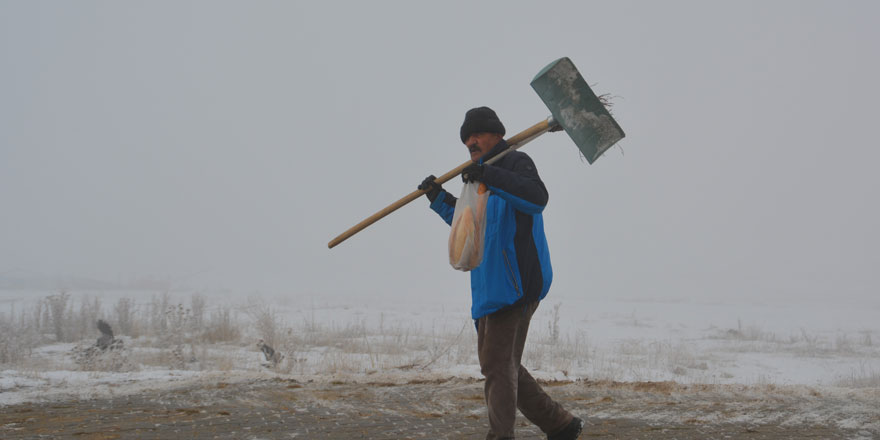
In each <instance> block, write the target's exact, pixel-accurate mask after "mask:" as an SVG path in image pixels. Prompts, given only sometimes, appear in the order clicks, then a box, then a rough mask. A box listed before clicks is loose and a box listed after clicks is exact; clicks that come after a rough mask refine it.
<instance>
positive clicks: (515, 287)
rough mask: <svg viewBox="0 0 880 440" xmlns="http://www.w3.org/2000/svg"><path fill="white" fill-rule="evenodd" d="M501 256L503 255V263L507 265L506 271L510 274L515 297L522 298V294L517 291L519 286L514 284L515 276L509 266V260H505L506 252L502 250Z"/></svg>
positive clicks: (511, 267)
mask: <svg viewBox="0 0 880 440" xmlns="http://www.w3.org/2000/svg"><path fill="white" fill-rule="evenodd" d="M501 255H504V261H505V262H506V263H507V271H508V272H510V280H511V281H513V288H514V289H515V290H516V296H522V292H520V291H519V285H518V284H516V274H514V273H513V266H511V265H510V260H509V259H508V258H507V252H505V250H504V249H502V250H501Z"/></svg>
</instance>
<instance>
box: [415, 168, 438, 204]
mask: <svg viewBox="0 0 880 440" xmlns="http://www.w3.org/2000/svg"><path fill="white" fill-rule="evenodd" d="M434 179H436V177H434V175H433V174H431V175H430V176H428V177H425V180H423V181H422V183H420V184H419V189H420V190H422V191H425V196H427V197H428V200H430V201H431V203H434V200H435V199H436V198H437V196H439V195H440V191H443V187H442V186H440V184H439V183H437V182H435V181H434Z"/></svg>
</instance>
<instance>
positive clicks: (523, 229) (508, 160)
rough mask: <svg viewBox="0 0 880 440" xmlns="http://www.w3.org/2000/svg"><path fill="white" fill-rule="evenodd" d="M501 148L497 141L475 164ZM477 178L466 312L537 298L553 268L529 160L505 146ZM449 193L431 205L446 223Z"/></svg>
mask: <svg viewBox="0 0 880 440" xmlns="http://www.w3.org/2000/svg"><path fill="white" fill-rule="evenodd" d="M506 149H507V142H505V141H504V140H502V141H501V142H499V143H498V145H496V146H495V147H493V148H492V150H490V151H489V153H488V154H486V155H485V156H484V157H483V158H481V159H480V163H482V162H483V161H485V160H489V159H490V158H492V157H493V156H495V155H497V154H498V153H500V152H502V151H504V150H506ZM482 182H483V183H485V184H486V186H488V187H489V191H490V194H489V200H488V202H487V205H486V235H485V241H484V244H483V246H484V247H483V262H482V263H481V264H480V266H479V267H477V268H476V269H474V270H472V271H471V297H472V304H471V317H472V318H473V319H479V318H481V317H483V316H485V315H488V314H490V313H493V312H497V311H499V310H502V309H506V308H508V307H515V306H518V305H521V304H528V303H531V302H535V301H539V300H541V299H543V298H544V297H545V296H546V295H547V291H549V290H550V282H551V281H552V279H553V270H552V268H551V266H550V250H549V248H548V247H547V238H546V237H545V236H544V220H543V217H542V216H541V212H542V211H543V210H544V207H545V206H546V205H547V189H546V188H545V187H544V182H542V181H541V178H540V177H538V171H537V169H535V164H534V162H532V159H531V158H530V157H529V156H528V155H526V154H525V153H522V152H519V151H511V152H510V153H507V154H505V155H504V156H503V157H502V158H501V159H499V160H498V161H497V162H495V163H494V164H492V165H486V166H485V168H484V171H483V177H482ZM456 200H457V199H456V198H455V196H453V195H452V194H449V193H447V192H445V191H443V192H441V193H440V194H439V195H438V197H437V198H436V199H434V201H433V202H432V203H431V209H432V210H434V211H435V212H437V214H440V217H442V218H443V220H445V221H446V223H447V224H449V225H451V224H452V216H453V214H454V212H455V202H456Z"/></svg>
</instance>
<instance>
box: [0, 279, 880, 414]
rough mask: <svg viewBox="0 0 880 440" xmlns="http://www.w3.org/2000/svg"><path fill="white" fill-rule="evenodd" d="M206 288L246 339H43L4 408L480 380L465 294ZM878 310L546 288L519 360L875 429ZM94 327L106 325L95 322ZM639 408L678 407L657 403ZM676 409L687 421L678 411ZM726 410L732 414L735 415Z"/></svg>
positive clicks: (7, 382) (21, 303)
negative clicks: (274, 364) (277, 343)
mask: <svg viewBox="0 0 880 440" xmlns="http://www.w3.org/2000/svg"><path fill="white" fill-rule="evenodd" d="M52 293H53V292H36V293H35V292H15V291H0V317H2V316H4V314H5V316H6V317H7V318H8V317H9V315H10V314H11V313H12V308H11V304H13V303H14V304H15V310H16V312H15V313H16V314H18V313H20V312H21V311H22V310H25V309H26V308H27V307H28V305H29V304H33V303H35V302H36V301H38V300H39V299H41V298H44V297H45V296H48V295H49V294H52ZM85 293H88V294H89V295H90V296H92V297H94V296H99V297H100V298H101V300H102V304H103V308H104V310H105V312H106V313H107V317H108V318H110V319H109V322H111V324H112V323H113V319H112V317H113V316H112V305H113V304H114V302H115V301H116V300H117V299H118V298H123V297H128V298H134V299H136V301H138V302H139V303H141V304H145V303H146V301H149V297H150V295H152V293H146V294H145V293H143V292H84V293H82V294H80V293H74V296H73V302H74V304H78V296H79V295H83V296H84V294H85ZM190 295H191V293H190V292H178V293H175V294H173V295H172V298H171V300H172V301H176V302H181V303H184V304H187V303H188V302H189V300H190ZM205 295H206V299H207V302H208V305H209V308H212V310H213V308H216V307H219V306H220V305H229V306H231V307H234V308H235V310H238V311H239V312H240V313H239V315H238V322H239V323H240V325H241V326H242V327H243V328H242V331H243V336H242V338H241V342H240V343H234V344H225V345H224V344H210V345H207V344H203V345H202V346H200V347H196V348H193V349H192V350H193V351H192V353H193V354H192V355H193V357H194V358H198V362H196V363H189V364H187V366H186V367H185V368H183V369H175V368H171V367H170V366H168V365H161V362H158V361H156V360H155V359H153V358H158V357H160V356H159V355H160V354H161V353H162V352H163V350H165V351H167V347H163V346H161V345H157V342H156V341H155V340H152V339H149V338H146V337H141V338H138V339H132V338H130V337H126V336H125V335H122V338H123V340H124V341H125V345H126V347H127V348H128V349H130V350H131V359H132V360H133V361H135V362H134V365H133V366H132V367H131V368H130V371H82V370H81V369H80V368H78V366H77V365H76V364H75V363H74V362H72V358H71V352H72V350H74V348H75V347H76V346H77V345H78V344H79V345H83V344H89V343H93V342H94V339H92V340H87V341H83V342H81V343H78V344H75V343H66V344H65V343H51V344H46V345H42V346H39V347H35V348H34V349H33V351H32V353H31V354H30V356H29V357H28V358H27V359H25V360H24V361H22V362H21V363H19V364H16V365H4V366H3V368H5V369H4V370H3V371H2V372H0V405H12V404H17V403H21V402H27V401H38V400H62V399H84V398H92V397H101V396H119V395H127V394H133V393H138V392H141V391H143V390H146V389H170V388H174V387H178V386H182V385H186V384H193V383H199V382H200V381H206V382H213V383H216V382H221V381H222V382H227V383H229V382H236V381H247V380H254V379H259V378H270V377H279V376H280V377H285V378H294V379H296V380H313V381H334V380H349V381H372V382H392V383H393V382H406V381H410V380H414V379H418V380H430V379H433V378H448V377H457V378H480V369H479V365H478V362H477V360H476V355H475V351H476V338H475V332H474V330H473V322H472V321H471V320H470V319H469V316H468V313H469V307H468V306H469V304H468V298H466V297H464V296H455V297H449V298H440V299H433V300H431V301H424V300H422V301H418V302H415V301H408V300H407V298H401V297H399V296H398V295H395V294H394V293H393V292H389V293H387V294H386V295H385V296H384V297H380V298H375V297H373V298H356V299H352V298H342V297H332V296H297V295H290V296H286V297H283V298H256V299H255V298H254V297H251V298H250V299H248V300H241V299H238V298H236V297H233V296H228V295H222V294H205ZM176 302H175V304H176ZM254 304H269V305H271V310H272V312H273V313H275V314H276V318H277V320H278V322H279V323H281V325H282V327H283V328H284V329H289V330H290V332H289V333H287V334H288V335H289V336H288V337H289V340H290V344H289V345H288V347H289V349H288V350H286V351H285V349H284V348H283V347H276V348H278V349H280V350H282V351H284V352H285V354H286V356H288V360H287V363H286V364H285V365H286V367H285V368H279V369H271V368H268V366H267V363H266V361H265V360H264V358H263V357H262V353H260V352H259V350H258V349H257V346H256V344H255V342H256V340H257V339H259V335H257V334H256V333H257V332H256V330H255V328H254V326H255V323H254V320H253V319H252V316H250V315H248V313H250V312H249V311H251V310H253V308H254ZM4 309H5V310H4ZM141 310H145V309H141ZM878 311H880V299H878V300H874V301H850V302H823V301H817V300H812V301H807V300H803V301H791V302H783V301H777V302H772V301H757V300H740V301H699V300H693V299H680V300H675V301H670V300H666V301H652V300H649V299H628V300H621V299H613V298H606V299H596V298H590V297H587V296H583V295H575V294H573V293H567V292H551V294H550V296H548V298H547V299H546V300H545V301H544V302H543V303H542V304H541V306H540V307H539V309H538V312H536V314H535V316H534V318H533V320H532V324H531V329H530V333H529V342H527V348H526V352H525V353H524V360H523V362H524V364H525V365H526V366H527V367H528V368H530V370H531V371H532V373H533V375H534V376H536V377H538V378H541V379H548V380H578V379H583V380H590V381H613V382H645V381H672V382H675V383H677V384H680V385H689V384H691V385H693V384H710V385H713V386H716V387H717V388H716V389H717V390H729V391H723V392H731V393H747V394H748V393H750V394H753V395H754V396H755V399H758V400H760V399H761V398H762V395H766V394H767V392H768V391H767V390H772V394H773V396H774V399H780V398H781V399H785V396H786V395H797V396H801V397H804V396H806V397H807V399H806V400H805V401H807V402H809V401H810V399H809V396H810V395H811V393H816V394H819V395H821V396H823V398H824V399H835V400H837V401H840V402H847V399H849V400H851V402H852V405H853V407H852V411H850V412H847V410H846V408H847V406H846V404H840V405H836V406H834V408H835V411H836V412H834V413H833V414H832V413H828V412H827V411H825V412H823V411H824V410H823V409H822V406H821V405H820V404H819V403H817V404H816V406H815V407H801V408H798V409H797V411H794V412H786V413H785V414H786V415H785V416H784V417H786V418H784V419H775V421H777V422H784V423H801V422H808V421H810V418H811V417H812V418H818V419H821V420H838V421H839V422H838V423H839V424H840V426H842V427H846V428H852V429H878V428H880V427H877V426H874V425H876V424H877V422H876V420H874V421H872V420H870V418H867V419H866V418H865V417H864V416H863V415H864V413H865V412H866V409H865V408H866V407H871V406H872V405H873V407H875V408H876V406H877V404H878V402H880V347H878V344H880V320H878V319H876V317H877V316H878ZM554 334H555V336H554ZM94 336H95V337H97V336H98V334H97V330H95V335H94ZM4 337H5V336H4ZM875 341H876V342H875ZM150 359H153V360H150ZM724 387H731V388H724ZM737 387H739V388H737ZM780 396H782V397H780ZM802 401H803V399H802ZM800 405H804V404H803V403H801V404H800ZM840 408H844V409H843V410H841V409H840ZM630 414H632V413H630ZM761 414H762V413H761V410H760V409H759V408H757V407H755V408H744V409H743V412H742V414H740V415H736V414H734V415H731V416H730V417H733V418H736V417H744V418H748V419H749V420H750V421H752V422H760V421H761V420H760V419H761V417H769V418H773V417H783V416H781V415H779V416H774V415H773V414H764V415H761ZM612 415H613V414H610V413H609V414H606V416H612ZM643 416H644V417H646V418H650V417H671V416H673V414H661V413H659V412H657V411H656V410H655V409H652V410H651V412H646V413H645V414H643ZM691 416H694V417H696V415H694V414H691ZM675 417H676V418H682V419H686V416H685V415H683V414H675ZM730 417H728V418H727V419H726V420H725V421H726V422H730V421H731V419H730Z"/></svg>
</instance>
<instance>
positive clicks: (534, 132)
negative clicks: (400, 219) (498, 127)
mask: <svg viewBox="0 0 880 440" xmlns="http://www.w3.org/2000/svg"><path fill="white" fill-rule="evenodd" d="M554 125H555V122H554V121H553V118H547V119H546V120H544V121H541V122H539V123H537V124H535V125H533V126H531V127H529V128H527V129H525V130H523V131H522V132H520V133H518V134H516V135H514V136H513V137H511V138H510V139H508V140H507V144H508V145H509V146H510V148H508V149H507V150H505V151H504V152H503V153H502V154H499V155H497V156H495V157H493V158H492V161H490V162H487V163H492V162H494V161H495V160H497V159H499V158H500V157H501V156H502V155H503V154H506V153H507V152H509V151H512V150H516V149H517V148H519V147H521V146H523V145H525V144H526V143H527V142H529V141H531V140H532V139H534V138H536V137H538V136H540V135H542V134H544V133H546V132H547V131H548V130H550V129H551V128H553V126H554ZM472 163H473V162H472V161H470V160H469V161H467V162H465V163H463V164H461V165H459V166H457V167H455V168H453V169H452V170H450V171H449V172H448V173H446V174H444V175H442V176H440V177H437V178H436V179H434V181H435V182H437V183H439V184H441V185H442V184H444V183H446V182H448V181H449V180H451V179H452V178H453V177H455V176H457V175H459V174H461V172H462V170H464V169H465V168H466V167H467V166H468V165H470V164H472ZM426 192H427V191H423V190H420V189H418V190H415V191H413V192H411V193H409V194H408V195H407V196H406V197H404V198H402V199H400V200H398V201H396V202H394V203H392V204H390V205H388V206H387V207H385V208H384V209H382V210H381V211H379V212H377V213H375V214H373V215H371V216H369V217H367V218H365V219H364V220H363V221H361V222H360V223H358V224H356V225H354V226H352V227H351V228H349V229H348V230H347V231H345V232H343V233H342V234H339V236H337V237H336V238H334V239H333V240H330V243H327V247H328V248H330V249H333V247H334V246H336V245H337V244H339V243H342V242H343V241H345V240H347V239H348V238H350V237H351V236H352V235H354V234H357V233H358V232H360V231H362V230H364V229H366V228H367V226H370V225H372V224H373V223H376V222H377V221H379V220H380V219H381V218H382V217H385V216H386V215H388V214H391V213H392V212H394V211H397V210H398V209H400V208H401V207H403V206H404V205H406V204H407V203H409V202H412V201H413V200H415V199H417V198H419V197H421V196H422V195H423V194H425V193H426Z"/></svg>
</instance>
